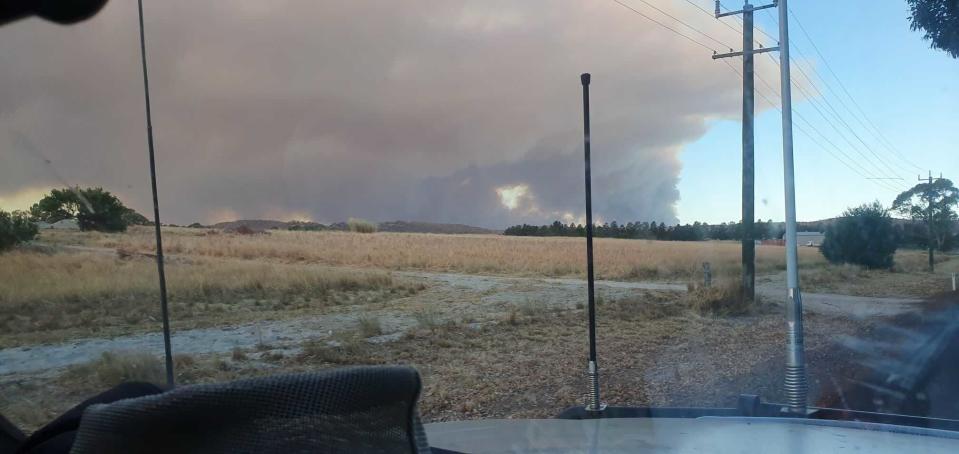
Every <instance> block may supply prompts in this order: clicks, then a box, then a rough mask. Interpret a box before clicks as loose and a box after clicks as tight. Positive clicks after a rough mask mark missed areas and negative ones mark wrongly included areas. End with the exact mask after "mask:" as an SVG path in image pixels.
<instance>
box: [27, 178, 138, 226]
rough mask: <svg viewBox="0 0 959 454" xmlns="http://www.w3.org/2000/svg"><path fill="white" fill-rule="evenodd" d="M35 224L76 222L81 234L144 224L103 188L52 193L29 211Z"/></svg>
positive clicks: (65, 190)
mask: <svg viewBox="0 0 959 454" xmlns="http://www.w3.org/2000/svg"><path fill="white" fill-rule="evenodd" d="M30 214H31V216H32V217H33V218H34V219H35V220H38V221H44V222H57V221H59V220H62V219H69V218H76V219H77V224H78V225H79V226H80V229H81V230H99V231H103V232H122V231H124V230H126V228H127V225H128V224H129V223H131V221H139V220H140V218H142V219H143V220H145V219H146V218H144V217H143V216H142V215H140V214H138V213H136V212H135V211H133V210H132V209H130V208H127V207H125V206H124V205H123V203H122V202H120V199H118V198H117V197H116V196H115V195H113V194H111V193H110V192H109V191H105V190H104V189H103V188H85V189H81V188H79V187H74V188H65V189H54V190H52V191H50V194H49V195H47V196H45V197H44V198H42V199H40V201H39V202H37V203H36V204H34V205H33V206H32V207H31V208H30Z"/></svg>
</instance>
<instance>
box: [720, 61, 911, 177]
mask: <svg viewBox="0 0 959 454" xmlns="http://www.w3.org/2000/svg"><path fill="white" fill-rule="evenodd" d="M723 63H725V64H726V66H728V67H729V69H731V70H732V71H733V72H734V73H736V75H737V76H739V77H740V78H742V77H743V74H742V72H740V71H739V70H738V69H736V67H735V66H733V65H731V64H729V61H727V60H723ZM760 80H761V81H762V82H763V84H764V85H766V87H768V88H770V89H772V86H771V85H769V83H768V82H766V81H765V80H764V79H762V78H760ZM773 92H774V93H775V90H773ZM756 94H758V95H759V96H760V97H761V98H762V99H763V100H765V101H766V102H767V103H769V105H771V106H772V107H773V108H774V109H776V110H777V111H779V112H780V113H782V109H781V108H780V107H779V105H778V104H777V103H776V102H775V101H773V100H771V99H769V97H767V96H766V94H765V93H763V92H762V91H761V90H756ZM793 113H794V114H796V115H797V118H799V119H800V120H801V121H803V122H805V123H806V125H807V127H809V128H810V129H812V130H814V131H816V133H818V134H819V135H820V136H821V137H822V138H823V139H824V140H825V141H826V142H827V143H829V144H830V145H832V146H833V148H835V149H836V151H837V152H839V153H840V154H841V155H842V156H843V157H844V158H845V159H843V158H840V157H839V156H837V155H836V154H833V153H832V152H831V151H829V149H828V148H826V147H825V146H823V145H822V143H820V142H819V140H817V139H816V138H815V137H813V136H812V134H810V133H808V132H806V130H805V129H804V128H802V127H801V126H800V125H798V124H795V123H794V124H793V126H794V127H795V128H796V129H797V130H798V131H799V132H800V133H802V134H803V135H805V136H806V137H807V138H809V140H810V141H811V142H813V143H814V144H816V146H818V147H819V148H820V149H822V150H823V151H825V152H826V154H828V155H829V156H831V157H832V158H833V159H835V160H837V161H839V163H840V164H842V165H844V166H845V167H847V168H848V169H849V170H851V171H852V172H853V173H855V174H857V175H859V176H860V177H862V178H863V179H865V180H868V181H870V182H872V183H873V184H875V185H876V186H878V187H880V188H882V189H885V190H889V191H896V192H898V190H897V189H894V188H891V187H889V186H888V185H886V184H884V183H886V182H885V181H883V180H878V179H876V178H875V177H873V176H872V174H871V173H867V174H864V173H863V171H866V172H868V169H865V168H861V169H862V170H860V168H857V167H856V160H855V159H853V158H851V157H849V155H847V154H846V153H845V152H844V151H842V149H841V148H840V147H838V146H836V144H834V143H833V142H832V141H830V140H829V138H828V137H826V136H825V135H824V134H823V133H822V132H820V131H819V130H818V129H817V128H816V127H815V126H813V125H812V123H810V122H808V121H807V120H806V119H805V118H804V117H802V115H801V114H800V113H799V112H793ZM847 160H848V162H847ZM850 163H851V164H850Z"/></svg>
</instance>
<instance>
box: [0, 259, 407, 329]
mask: <svg viewBox="0 0 959 454" xmlns="http://www.w3.org/2000/svg"><path fill="white" fill-rule="evenodd" d="M166 275H167V286H168V289H169V298H170V310H171V318H172V320H173V321H174V328H179V329H185V328H193V327H203V326H212V325H224V324H230V323H241V322H244V321H253V320H269V319H277V318H285V317H295V316H301V315H303V314H308V313H311V312H312V311H316V310H319V309H323V308H329V307H333V306H337V305H342V304H370V303H375V302H380V301H384V300H386V299H388V298H394V297H396V296H397V295H408V294H412V293H415V292H416V291H417V290H418V289H420V288H421V286H419V285H413V284H407V283H403V282H399V281H397V280H395V279H394V278H393V277H392V276H391V275H390V274H389V273H388V272H385V271H377V270H366V271H363V270H360V271H357V270H343V269H333V268H329V267H323V266H311V265H302V264H284V263H264V262H253V261H245V260H231V259H212V258H197V259H190V260H186V259H182V258H175V257H174V258H171V259H170V260H168V262H167V266H166ZM158 301H159V290H158V285H157V276H156V263H155V262H154V261H153V259H152V258H149V257H143V256H139V257H138V256H132V257H128V258H125V259H121V258H119V257H117V256H113V255H108V254H102V253H91V252H73V253H70V252H39V251H33V250H25V251H12V252H9V253H7V254H3V255H0V333H2V334H0V347H7V346H11V345H18V344H22V343H24V342H36V341H53V340H58V339H64V338H72V337H78V336H87V337H89V336H96V337H108V336H112V335H117V334H124V333H130V332H137V331H142V330H151V329H155V328H156V324H157V323H158V322H157V320H159V311H158V309H157V308H158Z"/></svg>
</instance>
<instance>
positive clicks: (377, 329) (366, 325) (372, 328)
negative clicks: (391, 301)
mask: <svg viewBox="0 0 959 454" xmlns="http://www.w3.org/2000/svg"><path fill="white" fill-rule="evenodd" d="M356 323H357V330H358V331H359V333H360V336H362V337H373V336H379V335H380V334H383V327H382V325H380V319H379V318H378V317H376V316H373V315H367V314H362V315H360V316H359V318H357V319H356Z"/></svg>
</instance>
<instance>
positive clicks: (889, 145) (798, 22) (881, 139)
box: [789, 10, 923, 170]
mask: <svg viewBox="0 0 959 454" xmlns="http://www.w3.org/2000/svg"><path fill="white" fill-rule="evenodd" d="M789 15H790V17H792V19H793V20H794V21H795V22H796V25H798V26H799V30H800V32H802V34H803V36H805V38H806V41H808V42H809V44H810V45H811V46H812V48H813V50H814V51H816V54H817V55H818V56H819V58H820V60H822V62H823V65H824V66H825V67H826V70H828V71H829V73H830V74H831V75H832V77H833V78H834V79H835V80H836V82H837V83H838V85H839V88H840V89H841V90H842V91H843V93H844V94H845V95H846V97H847V98H849V100H850V101H851V102H852V104H853V106H854V107H856V110H858V112H859V115H861V116H862V119H863V120H865V122H863V121H862V120H860V119H859V117H858V116H857V115H855V114H854V113H853V111H852V109H849V108H848V106H845V102H844V101H843V100H842V97H841V96H839V95H838V94H836V98H837V99H839V100H840V102H841V103H843V106H844V107H847V110H848V111H849V112H850V114H852V115H851V116H852V117H854V118H856V121H857V122H859V123H860V124H861V125H862V126H863V129H866V130H867V131H870V134H873V133H875V134H874V136H875V137H876V139H877V142H879V143H881V144H882V145H883V146H884V147H885V148H887V149H888V150H889V151H890V152H892V154H893V155H895V156H896V157H897V158H899V160H901V161H902V162H904V163H905V164H907V165H909V166H911V167H913V168H916V169H919V170H922V169H923V168H922V167H921V166H919V165H917V164H916V163H915V162H913V161H912V160H911V159H909V158H908V157H906V156H905V154H904V153H902V152H901V151H900V150H899V149H898V148H896V147H895V146H893V144H892V143H891V142H890V141H889V139H888V138H886V136H885V135H884V134H883V133H882V130H881V129H880V128H879V127H877V126H876V124H875V123H874V122H873V121H872V120H871V119H870V118H869V116H868V115H867V114H866V111H865V110H864V109H863V108H862V106H861V105H860V104H859V102H858V101H856V98H855V97H853V96H852V93H850V92H849V90H848V89H847V88H846V85H845V84H844V83H843V82H842V79H840V78H839V75H838V74H836V72H835V71H834V70H833V69H832V65H830V64H829V60H827V59H826V57H825V55H823V53H822V52H821V51H820V50H819V46H817V45H816V42H815V41H814V40H813V39H812V36H810V34H809V32H808V31H806V27H805V26H803V24H802V21H801V20H800V19H799V17H797V16H796V14H795V13H793V11H792V10H789ZM820 79H822V81H823V83H824V85H826V87H827V88H828V89H829V90H830V91H832V88H831V87H830V86H829V84H826V83H825V82H826V81H825V79H823V78H822V77H821V76H820ZM834 94H835V93H834ZM867 124H868V125H869V126H871V127H872V129H870V128H869V127H867V126H866V125H867Z"/></svg>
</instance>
